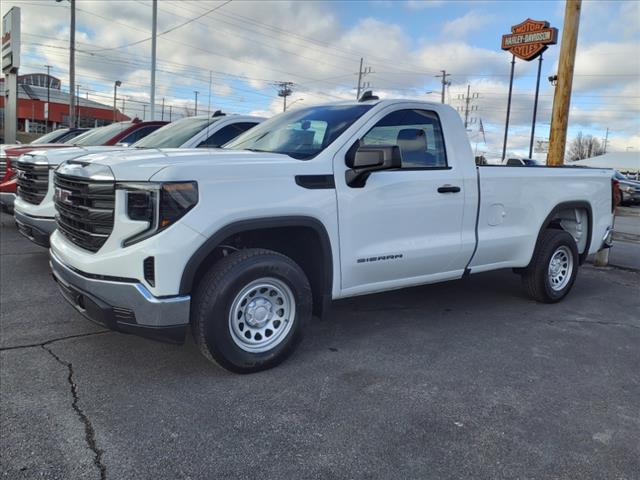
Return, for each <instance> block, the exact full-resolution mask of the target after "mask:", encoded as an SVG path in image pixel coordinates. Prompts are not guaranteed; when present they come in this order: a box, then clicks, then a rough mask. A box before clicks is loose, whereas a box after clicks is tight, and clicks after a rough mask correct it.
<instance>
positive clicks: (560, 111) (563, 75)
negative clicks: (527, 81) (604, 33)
mask: <svg viewBox="0 0 640 480" xmlns="http://www.w3.org/2000/svg"><path fill="white" fill-rule="evenodd" d="M581 7H582V0H567V3H566V7H565V12H564V27H563V29H562V44H561V45H560V58H559V60H558V84H557V85H556V91H555V94H554V96H553V114H552V115H551V134H550V136H549V155H548V157H547V165H550V166H557V165H563V164H564V150H565V144H566V141H567V127H568V124H569V107H570V105H571V86H572V83H573V67H574V65H575V62H576V46H577V44H578V27H579V26H580V9H581Z"/></svg>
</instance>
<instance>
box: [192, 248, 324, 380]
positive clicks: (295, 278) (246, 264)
mask: <svg viewBox="0 0 640 480" xmlns="http://www.w3.org/2000/svg"><path fill="white" fill-rule="evenodd" d="M311 303H312V298H311V288H310V286H309V281H308V280H307V277H306V275H305V274H304V272H303V270H302V269H301V268H300V267H299V266H298V264H296V263H295V262H294V261H293V260H291V259H290V258H288V257H286V256H284V255H281V254H279V253H277V252H273V251H270V250H263V249H247V250H241V251H238V252H235V253H233V254H231V255H228V256H227V257H224V258H223V259H222V260H220V261H219V262H217V263H216V264H215V265H213V267H211V269H210V270H209V271H208V272H207V273H206V274H205V275H204V277H203V278H202V280H201V281H200V283H199V285H198V288H197V289H196V292H195V295H194V302H193V308H192V322H193V334H194V338H195V340H196V343H197V344H198V346H199V347H200V350H201V352H202V353H203V354H204V355H205V357H207V358H209V359H210V360H213V361H215V362H216V363H218V364H220V365H221V366H223V367H224V368H226V369H227V370H231V371H233V372H237V373H250V372H257V371H260V370H265V369H268V368H271V367H274V366H276V365H278V364H279V363H280V362H282V361H283V360H284V359H286V358H287V357H288V356H289V355H290V354H291V353H292V352H293V350H294V349H295V347H296V346H297V344H298V343H299V342H300V340H301V339H302V334H303V331H304V326H305V324H306V323H307V321H308V320H309V318H310V317H311Z"/></svg>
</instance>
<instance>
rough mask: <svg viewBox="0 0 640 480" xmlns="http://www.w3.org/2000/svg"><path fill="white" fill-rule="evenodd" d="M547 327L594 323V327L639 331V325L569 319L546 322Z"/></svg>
mask: <svg viewBox="0 0 640 480" xmlns="http://www.w3.org/2000/svg"><path fill="white" fill-rule="evenodd" d="M547 323H548V324H549V325H553V324H554V323H594V324H596V325H612V326H614V327H631V328H637V329H640V326H639V325H633V324H630V323H620V322H606V321H604V320H574V319H570V318H565V319H562V320H547Z"/></svg>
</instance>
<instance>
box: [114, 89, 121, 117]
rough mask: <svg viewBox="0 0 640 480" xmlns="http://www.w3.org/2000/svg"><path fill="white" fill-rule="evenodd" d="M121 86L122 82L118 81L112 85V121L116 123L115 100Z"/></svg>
mask: <svg viewBox="0 0 640 480" xmlns="http://www.w3.org/2000/svg"><path fill="white" fill-rule="evenodd" d="M120 86H122V82H121V81H120V80H116V81H115V82H114V84H113V121H114V122H115V121H116V112H117V109H116V100H117V98H118V97H117V91H118V87H120Z"/></svg>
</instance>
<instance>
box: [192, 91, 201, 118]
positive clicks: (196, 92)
mask: <svg viewBox="0 0 640 480" xmlns="http://www.w3.org/2000/svg"><path fill="white" fill-rule="evenodd" d="M193 93H195V94H196V113H195V114H194V115H198V93H200V92H198V91H197V90H194V91H193Z"/></svg>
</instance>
